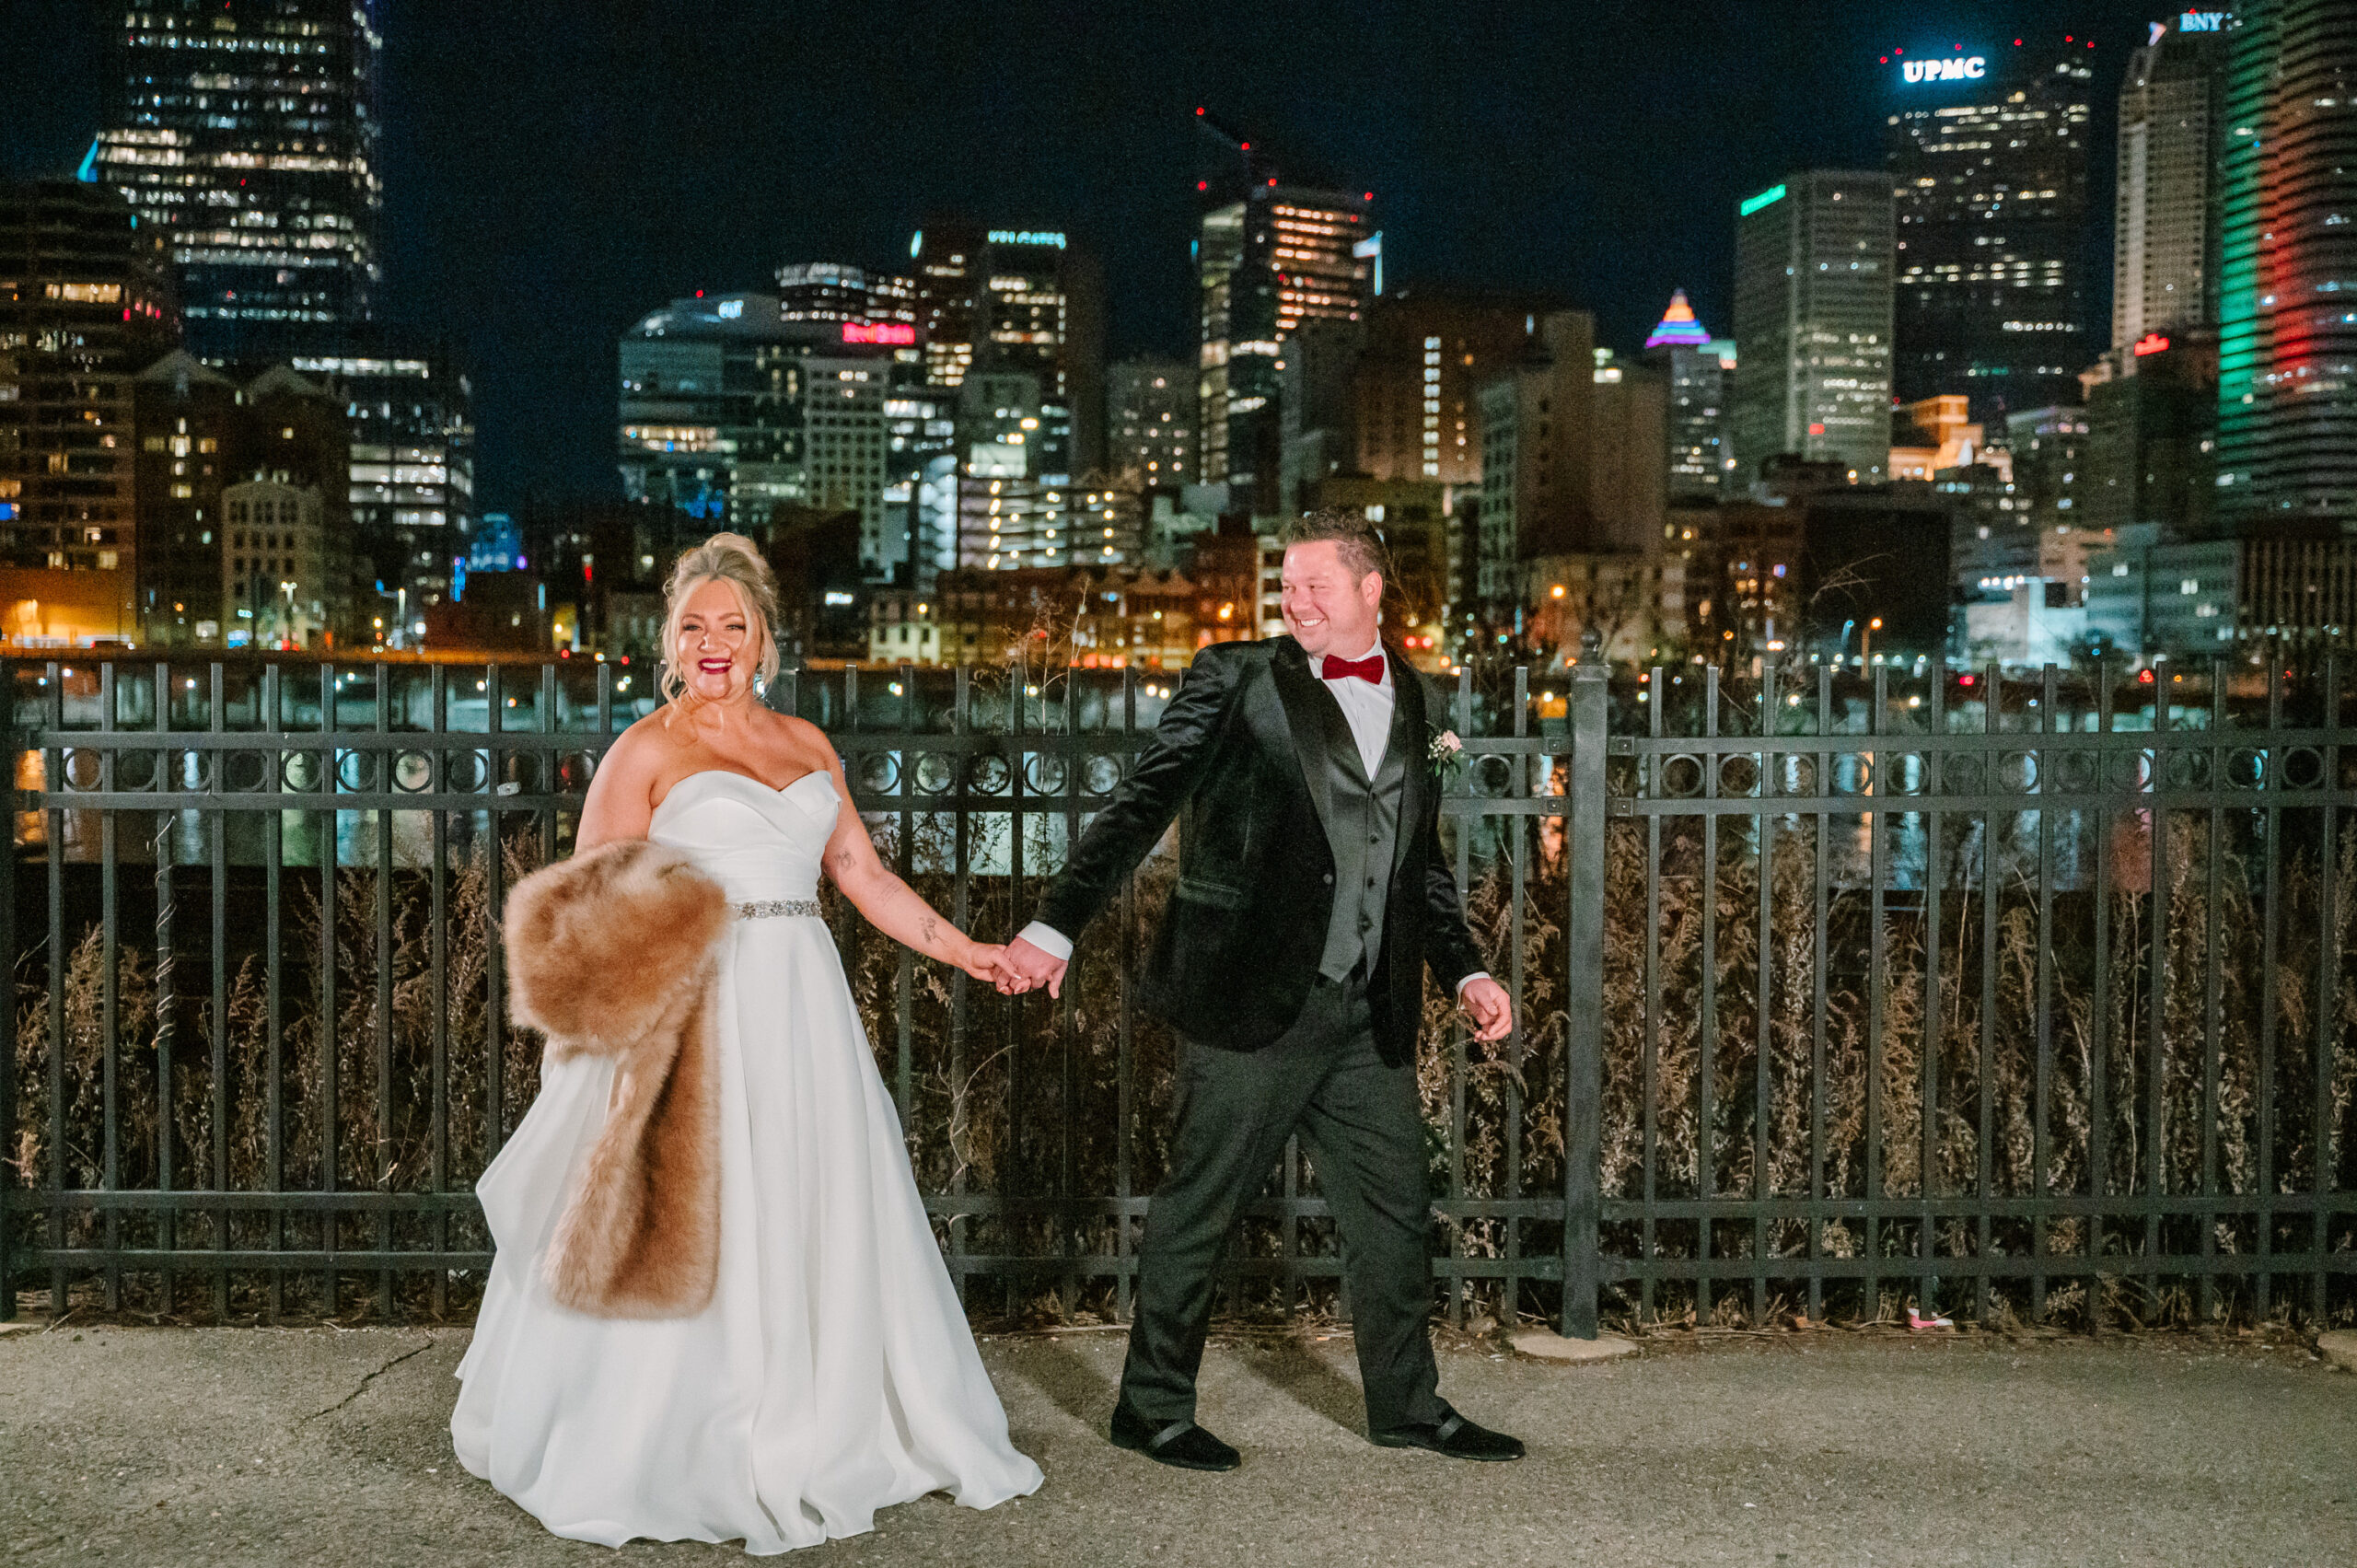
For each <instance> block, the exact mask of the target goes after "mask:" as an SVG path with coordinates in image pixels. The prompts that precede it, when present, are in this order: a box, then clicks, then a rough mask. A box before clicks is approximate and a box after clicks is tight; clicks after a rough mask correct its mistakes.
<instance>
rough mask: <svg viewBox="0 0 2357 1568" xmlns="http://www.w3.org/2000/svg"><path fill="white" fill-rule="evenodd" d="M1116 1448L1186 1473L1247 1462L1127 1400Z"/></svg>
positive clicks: (1198, 1431) (1117, 1418)
mask: <svg viewBox="0 0 2357 1568" xmlns="http://www.w3.org/2000/svg"><path fill="white" fill-rule="evenodd" d="M1509 1441H1511V1439H1509ZM1113 1446H1115V1447H1116V1448H1127V1449H1130V1450H1131V1451H1132V1452H1133V1453H1139V1454H1144V1456H1145V1457H1146V1458H1149V1459H1153V1460H1155V1461H1157V1462H1159V1463H1161V1464H1166V1465H1176V1466H1178V1467H1179V1469H1182V1470H1232V1469H1235V1468H1236V1467H1237V1466H1238V1465H1240V1464H1242V1463H1243V1462H1244V1459H1243V1456H1241V1455H1239V1454H1238V1453H1237V1451H1236V1450H1235V1449H1233V1448H1231V1447H1229V1446H1227V1445H1226V1444H1225V1443H1223V1442H1221V1441H1220V1440H1219V1439H1218V1438H1216V1437H1214V1436H1213V1435H1212V1434H1210V1433H1208V1432H1205V1431H1204V1430H1203V1429H1202V1427H1200V1426H1197V1425H1196V1424H1195V1423H1193V1422H1191V1421H1173V1422H1168V1423H1159V1424H1157V1423H1154V1422H1151V1421H1148V1420H1146V1418H1145V1417H1144V1416H1142V1415H1140V1414H1138V1412H1137V1411H1133V1410H1132V1409H1131V1408H1130V1401H1129V1400H1122V1401H1120V1403H1119V1404H1117V1405H1115V1406H1114V1407H1113ZM1518 1446H1519V1445H1517V1447H1518Z"/></svg>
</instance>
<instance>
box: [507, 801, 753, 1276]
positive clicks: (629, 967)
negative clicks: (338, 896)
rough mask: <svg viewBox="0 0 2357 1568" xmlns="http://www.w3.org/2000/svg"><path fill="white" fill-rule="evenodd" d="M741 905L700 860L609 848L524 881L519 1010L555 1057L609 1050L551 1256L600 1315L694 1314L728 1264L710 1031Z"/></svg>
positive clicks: (512, 937)
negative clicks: (601, 1101)
mask: <svg viewBox="0 0 2357 1568" xmlns="http://www.w3.org/2000/svg"><path fill="white" fill-rule="evenodd" d="M730 913H731V912H730V910H729V907H728V902H727V900H726V896H725V895H724V894H723V893H722V891H721V889H720V887H719V885H718V884H717V883H714V881H713V880H712V879H711V878H710V877H705V876H704V875H703V874H702V873H701V872H699V871H698V870H697V869H696V868H695V866H694V865H693V863H692V862H691V861H690V860H689V859H688V857H687V856H685V855H683V854H679V852H677V851H676V850H668V849H665V848H662V847H661V846H660V845H657V844H652V843H649V842H646V841H644V840H643V839H634V840H627V841H622V842H615V843H610V844H606V845H604V846H602V847H600V848H598V849H595V850H592V851H590V852H589V853H588V854H582V855H576V856H575V857H574V858H573V859H571V860H565V861H560V862H558V863H557V864H556V865H550V866H544V867H542V868H541V869H540V870H539V871H535V872H534V873H532V875H530V876H529V877H525V878H524V879H523V880H522V881H520V882H518V883H517V884H516V888H515V890H514V891H513V892H511V893H510V894H509V895H508V898H507V911H506V917H505V933H506V939H507V972H508V978H509V981H510V986H511V989H510V991H509V993H508V994H509V997H510V1005H509V1012H510V1016H513V1017H514V1019H515V1021H516V1022H517V1024H519V1025H523V1026H525V1027H528V1028H535V1029H539V1030H540V1031H541V1032H542V1033H543V1034H545V1035H547V1036H548V1042H549V1053H550V1055H551V1056H552V1057H554V1058H556V1059H559V1060H562V1059H563V1058H566V1057H572V1056H583V1055H589V1056H610V1057H612V1058H614V1061H615V1074H614V1088H613V1094H612V1098H610V1101H609V1102H608V1105H607V1109H606V1124H605V1128H604V1130H603V1131H602V1132H599V1133H598V1141H597V1143H596V1144H595V1145H594V1146H592V1147H591V1149H590V1151H589V1154H588V1156H587V1158H586V1159H585V1160H584V1161H583V1162H582V1166H581V1170H580V1173H579V1176H578V1178H577V1180H578V1185H577V1186H576V1187H575V1189H574V1192H573V1195H572V1198H571V1199H570V1200H569V1201H568V1202H567V1203H566V1204H565V1209H564V1214H563V1217H562V1218H561V1219H560V1220H559V1221H558V1222H557V1228H556V1235H555V1237H554V1238H553V1239H552V1241H551V1243H550V1245H549V1249H548V1254H547V1257H546V1259H545V1260H544V1262H543V1267H544V1269H545V1272H546V1274H547V1277H548V1284H549V1292H550V1294H551V1295H552V1296H554V1297H555V1299H556V1300H557V1301H558V1302H559V1303H560V1304H562V1305H563V1306H565V1307H571V1308H573V1309H574V1310H575V1311H577V1312H586V1313H590V1314H592V1315H594V1316H597V1317H600V1318H686V1317H691V1316H693V1315H694V1314H695V1313H697V1312H700V1311H702V1309H703V1307H704V1306H705V1304H706V1303H708V1302H710V1301H711V1299H712V1293H713V1289H714V1285H715V1283H717V1281H718V1279H719V1273H720V1121H719V1095H718V1088H717V1086H716V1085H715V1083H714V1071H715V1060H714V1059H715V1056H716V1054H717V1048H716V1046H715V1044H714V1040H713V1028H712V1014H713V1009H714V1005H716V1002H715V998H714V981H715V978H716V975H717V973H718V958H717V949H718V947H719V943H720V940H721V937H722V935H723V934H724V933H725V932H726V930H727V927H728V923H729V920H730Z"/></svg>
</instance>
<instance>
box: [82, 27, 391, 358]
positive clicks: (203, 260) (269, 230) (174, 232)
mask: <svg viewBox="0 0 2357 1568" xmlns="http://www.w3.org/2000/svg"><path fill="white" fill-rule="evenodd" d="M376 16H377V6H376V0H272V3H271V4H269V5H268V6H253V5H230V4H226V3H224V4H219V5H206V6H197V5H194V4H192V3H190V0H172V3H169V4H163V5H154V6H146V5H139V6H116V7H111V8H110V9H109V10H108V11H107V12H106V13H105V17H106V22H107V30H106V35H105V48H106V61H105V75H104V88H105V99H104V103H103V107H102V110H101V114H102V119H101V124H102V125H103V127H104V128H103V129H102V130H101V131H100V132H99V136H98V140H97V142H96V144H95V145H93V146H92V147H91V150H90V156H89V157H88V158H87V160H86V161H85V163H84V166H83V167H84V169H85V171H86V173H87V176H88V177H90V178H92V179H94V180H98V181H99V182H100V183H103V184H106V185H110V186H112V187H114V188H116V189H118V190H120V191H122V192H123V194H124V195H126V196H127V197H129V198H130V201H131V203H132V208H133V210H134V212H135V213H136V214H137V215H138V217H139V222H140V224H141V226H143V227H146V228H153V229H156V230H157V231H160V232H161V233H163V234H164V235H165V236H166V237H167V240H168V246H167V249H168V254H169V256H170V259H171V261H172V264H173V267H174V269H175V271H176V273H177V274H178V283H179V288H180V302H181V313H182V317H183V319H184V320H185V322H186V326H187V333H188V345H189V348H190V350H191V352H192V353H194V354H198V355H199V356H200V357H203V358H207V359H212V360H216V361H217V360H223V359H242V360H261V359H276V358H285V357H289V356H291V355H294V354H307V353H308V354H324V353H336V352H348V351H349V350H350V349H351V348H352V346H353V344H352V341H351V339H350V335H349V334H350V333H351V332H352V331H353V329H354V328H355V327H357V326H359V325H361V324H362V323H365V322H366V321H367V320H368V319H369V318H370V315H371V313H372V310H373V308H374V302H375V296H376V292H377V281H378V276H379V261H378V241H377V227H378V219H379V215H380V213H381V210H382V207H383V203H384V193H383V186H382V181H381V175H380V171H379V167H378V162H377V129H378V114H377V61H378V57H379V55H380V54H381V53H382V52H383V41H382V39H381V38H380V37H379V35H378V33H377V21H376Z"/></svg>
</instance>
